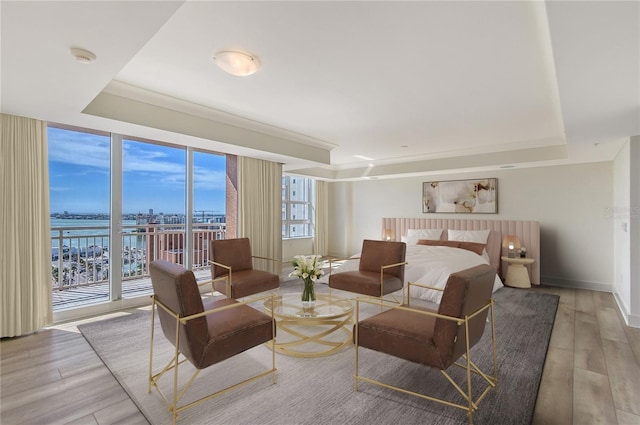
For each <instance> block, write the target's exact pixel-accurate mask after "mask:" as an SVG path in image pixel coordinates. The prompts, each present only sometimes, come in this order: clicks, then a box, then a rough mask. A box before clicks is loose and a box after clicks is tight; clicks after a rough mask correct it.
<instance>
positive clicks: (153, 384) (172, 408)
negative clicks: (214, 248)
mask: <svg viewBox="0 0 640 425" xmlns="http://www.w3.org/2000/svg"><path fill="white" fill-rule="evenodd" d="M210 282H211V281H207V282H201V283H199V284H198V286H201V285H204V284H207V283H210ZM273 297H274V296H273V294H272V295H266V296H263V297H257V298H252V299H250V300H247V301H243V302H236V303H234V304H230V305H225V306H223V307H218V308H214V309H211V310H207V311H203V312H202V313H198V314H192V315H190V316H186V317H180V316H179V315H177V314H176V313H174V312H173V311H172V310H171V309H170V308H169V307H167V306H165V305H164V304H162V303H161V302H160V301H158V300H157V299H156V297H155V295H152V296H151V299H152V305H151V348H150V350H149V388H148V392H149V393H151V391H152V389H153V388H155V389H156V391H158V394H160V397H162V399H163V400H164V402H165V403H166V405H167V408H168V410H169V412H170V413H171V414H172V416H173V424H174V425H175V424H176V422H177V419H178V413H180V412H182V411H183V410H186V409H189V408H191V407H194V406H197V405H198V404H200V403H202V402H204V401H207V400H210V399H212V398H214V397H217V396H220V395H222V394H225V393H227V392H229V391H232V390H234V389H236V388H238V387H240V386H242V385H245V384H248V383H250V382H253V381H255V380H257V379H260V378H262V377H265V376H267V375H269V374H271V375H272V383H273V384H275V383H276V371H277V369H276V354H275V350H274V349H272V350H271V369H269V370H267V371H264V372H261V373H258V374H256V375H253V376H251V377H249V378H247V379H245V380H243V381H241V382H238V383H236V384H233V385H230V386H228V387H226V388H224V389H222V390H219V391H216V392H215V393H212V394H209V395H207V396H204V397H202V398H200V399H198V400H196V401H193V402H191V403H188V404H185V405H183V406H178V402H179V401H180V399H182V397H183V396H184V394H185V393H186V391H187V389H189V387H190V386H191V384H192V383H193V382H194V381H195V379H196V377H197V376H198V374H199V373H200V369H196V371H195V372H194V373H193V374H192V375H191V377H190V378H189V380H188V381H187V382H186V383H185V384H184V386H183V387H182V388H178V367H179V366H180V365H181V364H183V363H184V362H186V361H188V359H187V358H183V359H182V360H179V357H180V355H181V354H182V353H180V351H179V348H178V347H180V324H183V325H185V324H186V323H187V322H188V321H189V320H193V319H197V318H199V317H203V316H207V315H209V314H212V313H215V312H218V311H223V310H228V309H232V308H237V307H239V306H241V305H245V304H249V303H254V302H258V301H260V300H264V299H266V298H271V299H272V302H273ZM156 305H157V306H159V307H160V308H162V309H163V310H165V311H166V312H167V313H169V314H170V315H171V316H173V317H174V318H175V319H176V344H175V352H174V355H173V358H172V359H171V360H169V362H168V363H167V364H166V365H165V366H164V367H163V368H162V370H160V372H158V373H156V374H153V342H154V330H155V311H156ZM271 319H272V323H273V324H272V335H273V339H272V340H271V341H272V342H275V335H276V333H275V332H276V331H275V320H274V317H273V313H272V314H271ZM171 370H173V397H171V400H169V398H167V396H166V395H165V394H164V393H163V392H162V390H161V389H160V387H159V385H158V382H159V380H160V379H161V378H162V376H163V375H164V374H165V373H167V372H169V371H171Z"/></svg>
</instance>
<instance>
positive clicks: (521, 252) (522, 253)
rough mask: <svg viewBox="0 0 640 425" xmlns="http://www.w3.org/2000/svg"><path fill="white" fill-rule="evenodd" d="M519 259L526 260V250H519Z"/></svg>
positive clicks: (523, 248)
mask: <svg viewBox="0 0 640 425" xmlns="http://www.w3.org/2000/svg"><path fill="white" fill-rule="evenodd" d="M520 258H527V248H525V247H522V248H520Z"/></svg>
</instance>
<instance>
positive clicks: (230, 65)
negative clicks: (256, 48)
mask: <svg viewBox="0 0 640 425" xmlns="http://www.w3.org/2000/svg"><path fill="white" fill-rule="evenodd" d="M213 60H214V61H216V65H218V66H219V67H220V68H222V70H223V71H225V72H227V73H229V74H231V75H235V76H237V77H246V76H247V75H251V74H254V73H255V72H256V71H257V70H258V68H260V61H259V60H258V58H257V57H256V56H253V55H251V54H249V53H247V52H243V51H240V50H220V51H219V52H218V53H216V54H215V56H214V57H213Z"/></svg>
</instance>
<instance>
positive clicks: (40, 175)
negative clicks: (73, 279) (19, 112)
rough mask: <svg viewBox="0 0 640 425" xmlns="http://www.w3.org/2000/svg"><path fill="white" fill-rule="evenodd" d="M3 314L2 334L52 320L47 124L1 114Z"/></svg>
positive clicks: (0, 277)
mask: <svg viewBox="0 0 640 425" xmlns="http://www.w3.org/2000/svg"><path fill="white" fill-rule="evenodd" d="M0 121H1V126H2V139H1V142H0V176H1V177H2V178H1V179H0V180H1V181H2V183H0V192H1V197H0V199H1V202H2V208H1V209H0V235H2V237H0V259H1V261H2V264H1V266H0V307H1V308H0V311H1V313H0V318H1V321H2V323H1V324H0V328H1V329H2V335H1V336H2V337H12V336H17V335H24V334H28V333H31V332H35V331H37V330H38V329H40V328H42V327H43V326H45V325H47V324H49V323H51V320H52V316H53V315H52V307H51V235H50V227H51V226H50V221H49V160H48V155H47V123H46V122H44V121H38V120H34V119H29V118H22V117H16V116H11V115H5V114H2V115H1V118H0Z"/></svg>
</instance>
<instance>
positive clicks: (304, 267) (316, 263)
mask: <svg viewBox="0 0 640 425" xmlns="http://www.w3.org/2000/svg"><path fill="white" fill-rule="evenodd" d="M320 258H321V256H320V255H296V256H295V257H293V260H291V265H292V266H293V271H292V272H291V273H289V276H292V277H299V278H300V279H303V280H307V279H310V280H311V281H312V282H315V281H316V280H318V279H319V278H320V276H322V275H324V270H322V268H323V267H325V265H326V263H327V262H326V261H322V260H320Z"/></svg>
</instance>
